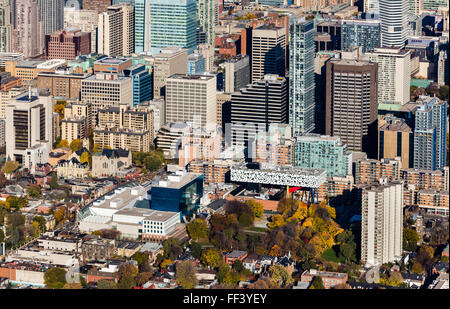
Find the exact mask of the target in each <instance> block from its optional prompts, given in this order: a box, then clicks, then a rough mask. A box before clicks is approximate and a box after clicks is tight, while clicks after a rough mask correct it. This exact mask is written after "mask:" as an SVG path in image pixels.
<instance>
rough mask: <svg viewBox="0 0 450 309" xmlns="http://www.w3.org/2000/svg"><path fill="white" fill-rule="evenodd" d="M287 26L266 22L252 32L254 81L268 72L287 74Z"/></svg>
mask: <svg viewBox="0 0 450 309" xmlns="http://www.w3.org/2000/svg"><path fill="white" fill-rule="evenodd" d="M286 39H287V38H286V28H283V27H277V26H275V25H273V24H266V25H263V26H260V27H258V28H256V29H253V33H252V81H256V80H260V79H262V78H263V77H264V75H266V74H277V75H280V76H284V75H285V69H286V68H285V62H286Z"/></svg>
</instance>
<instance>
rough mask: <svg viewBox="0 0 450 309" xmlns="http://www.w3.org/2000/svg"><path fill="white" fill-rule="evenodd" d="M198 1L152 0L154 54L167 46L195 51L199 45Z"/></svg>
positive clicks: (151, 30) (152, 45) (151, 26)
mask: <svg viewBox="0 0 450 309" xmlns="http://www.w3.org/2000/svg"><path fill="white" fill-rule="evenodd" d="M196 35H197V2H196V1H195V0H152V1H151V2H150V42H151V52H152V54H157V53H159V52H160V51H161V49H162V48H164V47H167V46H179V47H183V48H186V49H188V53H189V54H191V53H193V52H194V50H195V48H196V46H197V37H196Z"/></svg>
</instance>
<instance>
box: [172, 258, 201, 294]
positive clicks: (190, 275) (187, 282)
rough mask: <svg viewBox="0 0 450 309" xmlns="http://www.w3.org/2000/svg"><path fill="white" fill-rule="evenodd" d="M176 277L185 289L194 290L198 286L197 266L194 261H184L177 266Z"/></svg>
mask: <svg viewBox="0 0 450 309" xmlns="http://www.w3.org/2000/svg"><path fill="white" fill-rule="evenodd" d="M175 276H176V280H177V283H178V285H179V286H181V287H182V288H183V289H193V288H194V287H195V286H196V285H197V275H196V269H195V264H194V262H192V261H182V262H179V263H177V264H176V267H175Z"/></svg>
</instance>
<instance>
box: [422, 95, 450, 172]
mask: <svg viewBox="0 0 450 309" xmlns="http://www.w3.org/2000/svg"><path fill="white" fill-rule="evenodd" d="M418 103H419V106H418V107H417V111H416V124H415V128H414V168H420V169H427V170H436V169H441V168H443V167H444V166H446V163H447V162H446V155H447V150H446V132H447V118H446V117H447V102H446V101H441V100H439V99H438V98H436V97H433V98H432V97H421V98H420V100H419V101H418Z"/></svg>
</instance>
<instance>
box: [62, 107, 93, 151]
mask: <svg viewBox="0 0 450 309" xmlns="http://www.w3.org/2000/svg"><path fill="white" fill-rule="evenodd" d="M90 115H91V105H90V104H89V103H79V102H72V103H70V104H69V105H67V106H66V107H65V108H64V119H62V121H61V139H63V140H67V142H69V144H70V143H71V142H72V141H73V140H74V139H85V138H87V137H88V130H89V127H90V126H91V116H90Z"/></svg>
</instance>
